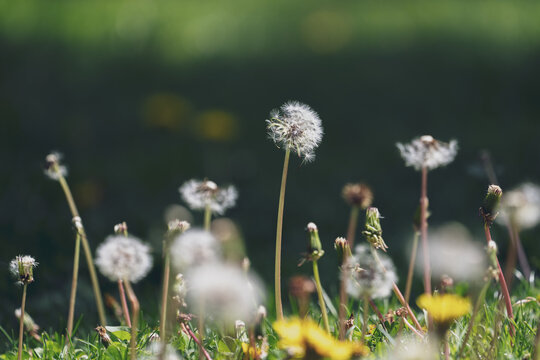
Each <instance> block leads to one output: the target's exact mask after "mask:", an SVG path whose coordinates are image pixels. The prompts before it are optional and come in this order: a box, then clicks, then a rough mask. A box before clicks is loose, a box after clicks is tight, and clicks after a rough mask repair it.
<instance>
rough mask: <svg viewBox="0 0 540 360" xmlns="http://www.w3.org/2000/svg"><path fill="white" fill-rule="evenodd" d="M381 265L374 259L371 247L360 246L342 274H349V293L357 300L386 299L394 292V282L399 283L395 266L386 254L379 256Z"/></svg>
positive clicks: (347, 281) (347, 280) (347, 286)
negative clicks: (368, 298) (366, 298)
mask: <svg viewBox="0 0 540 360" xmlns="http://www.w3.org/2000/svg"><path fill="white" fill-rule="evenodd" d="M379 258H380V260H381V264H382V266H383V267H384V268H385V269H386V271H383V269H382V267H381V264H379V263H378V262H377V260H376V259H375V258H374V257H373V255H372V253H371V251H370V248H369V246H366V245H358V246H357V247H356V249H355V251H354V254H353V256H352V257H348V258H347V260H346V262H345V264H344V268H345V270H346V271H343V272H342V274H347V278H346V289H347V293H348V294H349V295H350V296H352V297H354V298H357V299H364V298H365V297H366V296H367V297H370V298H372V299H376V298H385V297H388V296H389V295H390V293H391V292H392V287H393V284H394V282H396V281H397V275H396V272H395V268H394V264H393V263H392V260H390V258H389V257H388V256H386V255H384V254H381V255H380V256H379Z"/></svg>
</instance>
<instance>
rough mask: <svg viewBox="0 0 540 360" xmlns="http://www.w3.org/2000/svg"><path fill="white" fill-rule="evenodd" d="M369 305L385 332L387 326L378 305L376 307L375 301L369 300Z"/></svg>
mask: <svg viewBox="0 0 540 360" xmlns="http://www.w3.org/2000/svg"><path fill="white" fill-rule="evenodd" d="M369 305H370V306H371V309H372V310H373V311H374V312H375V314H377V317H378V318H379V321H380V322H381V325H382V327H383V329H384V330H386V326H384V316H383V314H381V312H380V311H379V308H378V307H377V305H375V303H374V302H373V299H371V298H370V299H369Z"/></svg>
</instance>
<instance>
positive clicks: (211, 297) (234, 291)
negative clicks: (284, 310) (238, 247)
mask: <svg viewBox="0 0 540 360" xmlns="http://www.w3.org/2000/svg"><path fill="white" fill-rule="evenodd" d="M186 282H187V284H188V306H189V307H190V309H192V311H193V312H194V313H199V312H200V310H201V308H202V309H204V312H205V313H206V314H208V315H210V316H211V317H212V318H213V319H215V320H218V321H223V322H226V323H230V324H234V323H235V322H236V320H238V319H241V320H243V321H245V322H246V323H252V322H253V321H254V320H255V319H256V316H257V309H258V306H259V304H260V302H261V301H262V294H263V290H262V286H261V283H260V281H259V280H258V278H257V277H255V276H254V275H253V274H251V273H248V274H246V273H245V272H244V271H243V270H242V269H240V268H239V267H236V266H233V265H227V264H222V263H213V264H207V265H203V266H199V267H196V268H193V269H192V270H191V271H190V272H188V273H187V274H186Z"/></svg>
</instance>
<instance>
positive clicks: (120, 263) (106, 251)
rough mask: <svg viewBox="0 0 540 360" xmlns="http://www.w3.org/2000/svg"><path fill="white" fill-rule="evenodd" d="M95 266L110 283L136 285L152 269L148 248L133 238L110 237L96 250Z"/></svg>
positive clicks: (122, 236)
mask: <svg viewBox="0 0 540 360" xmlns="http://www.w3.org/2000/svg"><path fill="white" fill-rule="evenodd" d="M96 255H97V256H96V265H97V267H98V269H99V271H101V273H102V274H103V275H104V276H106V277H107V278H109V279H110V280H111V281H118V280H128V281H130V282H132V283H136V282H137V281H139V280H141V279H142V278H144V277H145V276H146V274H148V272H149V271H150V269H151V268H152V256H151V255H150V247H149V246H148V245H146V244H143V243H142V242H141V240H139V239H137V238H136V237H133V236H128V237H126V236H124V235H111V236H108V237H107V238H106V239H105V241H104V242H103V243H101V244H100V245H99V246H98V248H97V250H96Z"/></svg>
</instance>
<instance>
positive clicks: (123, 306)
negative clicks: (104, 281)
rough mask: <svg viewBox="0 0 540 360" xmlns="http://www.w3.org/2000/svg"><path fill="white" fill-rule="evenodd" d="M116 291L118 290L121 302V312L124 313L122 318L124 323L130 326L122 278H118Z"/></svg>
mask: <svg viewBox="0 0 540 360" xmlns="http://www.w3.org/2000/svg"><path fill="white" fill-rule="evenodd" d="M118 291H119V292H120V303H121V304H122V312H123V313H124V320H125V321H126V325H127V326H128V327H131V318H130V317H129V310H128V305H127V301H126V292H125V291H124V284H123V283H122V280H118Z"/></svg>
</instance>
